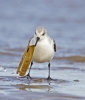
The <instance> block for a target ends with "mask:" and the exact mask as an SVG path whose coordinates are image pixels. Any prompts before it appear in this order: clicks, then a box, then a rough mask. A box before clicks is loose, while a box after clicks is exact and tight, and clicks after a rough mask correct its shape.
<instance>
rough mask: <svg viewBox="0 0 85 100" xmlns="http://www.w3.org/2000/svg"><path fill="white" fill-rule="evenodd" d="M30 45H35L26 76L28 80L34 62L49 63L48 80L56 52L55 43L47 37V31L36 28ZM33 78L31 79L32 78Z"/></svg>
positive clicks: (42, 28) (40, 27)
mask: <svg viewBox="0 0 85 100" xmlns="http://www.w3.org/2000/svg"><path fill="white" fill-rule="evenodd" d="M29 45H35V49H34V53H33V57H32V61H31V64H30V68H29V72H28V74H27V75H26V76H27V78H28V77H30V70H31V68H32V65H33V62H36V63H45V62H48V78H47V79H51V77H50V62H51V60H52V59H53V56H54V54H55V52H56V43H55V41H54V40H53V39H52V38H50V37H49V36H48V35H47V30H46V29H45V28H44V27H42V26H39V27H37V28H36V30H35V33H34V36H33V37H32V38H31V39H30V41H29ZM30 78H31V77H30Z"/></svg>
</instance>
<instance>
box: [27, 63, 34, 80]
mask: <svg viewBox="0 0 85 100" xmlns="http://www.w3.org/2000/svg"><path fill="white" fill-rule="evenodd" d="M32 65H33V61H31V65H30V68H29V72H28V74H27V75H26V76H27V79H28V78H31V77H30V70H31V68H32Z"/></svg>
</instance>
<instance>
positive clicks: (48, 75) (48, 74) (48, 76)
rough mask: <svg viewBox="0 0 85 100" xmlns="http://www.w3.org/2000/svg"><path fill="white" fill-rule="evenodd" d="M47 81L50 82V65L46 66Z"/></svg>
mask: <svg viewBox="0 0 85 100" xmlns="http://www.w3.org/2000/svg"><path fill="white" fill-rule="evenodd" d="M47 80H52V79H51V78H50V63H49V64H48V78H47Z"/></svg>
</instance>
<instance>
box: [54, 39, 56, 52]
mask: <svg viewBox="0 0 85 100" xmlns="http://www.w3.org/2000/svg"><path fill="white" fill-rule="evenodd" d="M53 43H54V51H55V52H56V42H55V40H53Z"/></svg>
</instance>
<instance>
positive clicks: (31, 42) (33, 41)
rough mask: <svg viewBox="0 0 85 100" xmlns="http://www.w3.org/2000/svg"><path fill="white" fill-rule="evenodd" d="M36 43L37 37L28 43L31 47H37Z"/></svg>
mask: <svg viewBox="0 0 85 100" xmlns="http://www.w3.org/2000/svg"><path fill="white" fill-rule="evenodd" d="M35 43H36V38H35V37H32V38H31V39H30V40H29V42H28V44H29V46H32V45H35Z"/></svg>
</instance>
